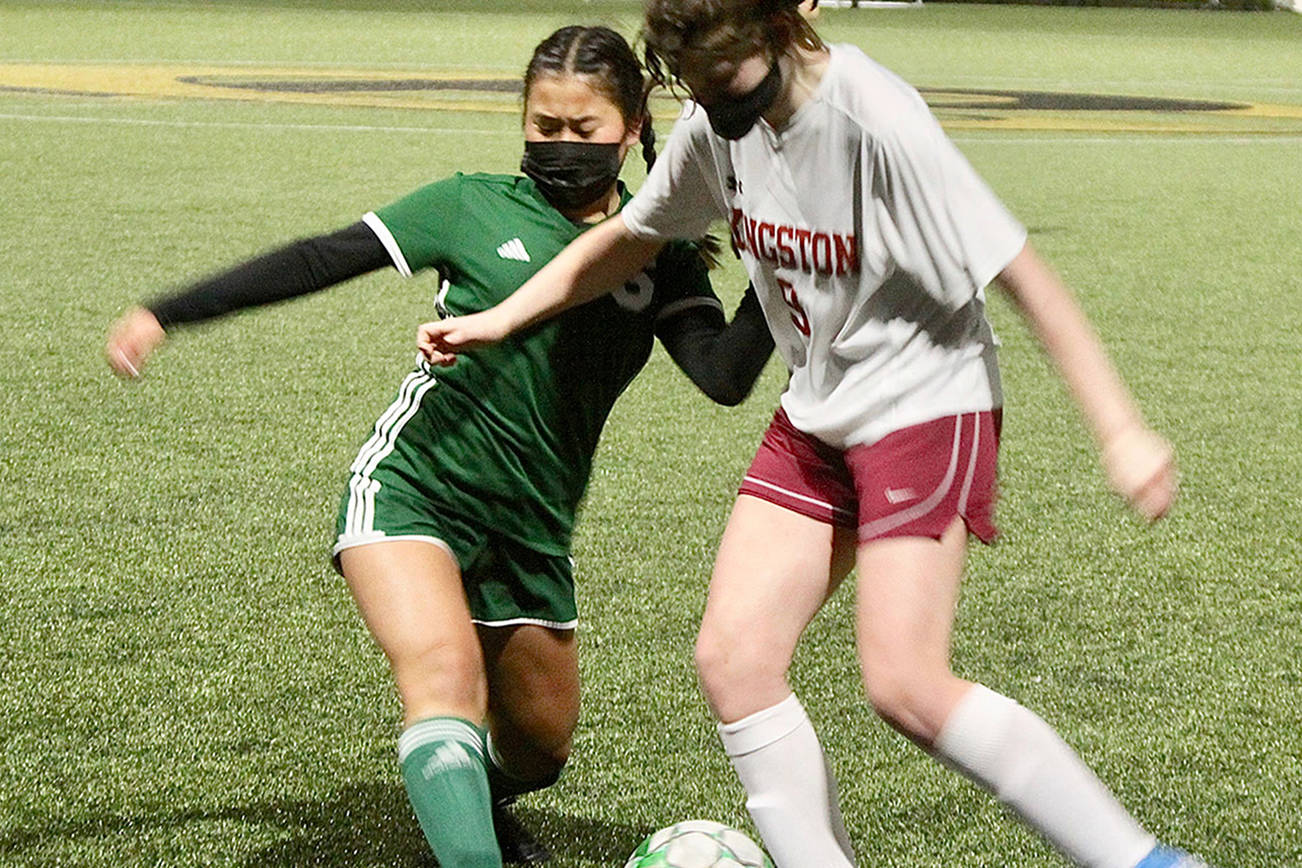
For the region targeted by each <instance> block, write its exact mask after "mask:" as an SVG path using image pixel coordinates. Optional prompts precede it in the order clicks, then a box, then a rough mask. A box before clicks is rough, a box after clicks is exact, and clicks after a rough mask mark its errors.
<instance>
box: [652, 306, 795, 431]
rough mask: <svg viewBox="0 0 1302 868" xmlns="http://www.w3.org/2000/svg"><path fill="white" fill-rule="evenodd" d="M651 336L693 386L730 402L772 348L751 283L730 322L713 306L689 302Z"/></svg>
mask: <svg viewBox="0 0 1302 868" xmlns="http://www.w3.org/2000/svg"><path fill="white" fill-rule="evenodd" d="M656 336H657V337H658V338H660V342H661V343H662V344H664V345H665V349H666V350H668V351H669V356H670V358H672V359H673V360H674V362H675V363H676V364H677V365H678V367H680V368H682V370H683V373H685V374H687V376H688V378H689V379H690V380H691V381H692V382H693V383H695V384H696V387H697V388H698V389H700V390H701V391H702V392H704V393H705V394H706V395H707V396H708V397H709V398H710V400H712V401H715V402H717V403H719V404H724V405H726V406H729V407H732V406H735V405H737V404H740V403H741V402H742V401H743V400H745V398H746V396H747V395H749V394H750V390H751V389H752V388H753V387H754V386H755V380H756V379H758V377H759V375H760V372H761V371H763V370H764V365H765V363H767V362H768V360H769V356H770V355H772V353H773V335H772V333H770V332H769V327H768V323H766V322H765V321H764V311H763V310H762V309H761V308H760V304H759V298H758V297H757V296H756V295H755V287H754V286H748V287H746V294H745V295H743V296H742V299H741V303H740V304H738V305H737V312H736V313H734V314H733V315H732V322H730V323H725V322H724V318H723V311H721V310H718V309H716V308H713V307H706V306H700V307H693V308H688V309H687V310H685V311H683V312H682V313H680V314H678V315H677V316H674V317H670V318H669V319H667V320H666V321H665V322H663V323H661V324H660V325H659V326H658V327H657V328H656Z"/></svg>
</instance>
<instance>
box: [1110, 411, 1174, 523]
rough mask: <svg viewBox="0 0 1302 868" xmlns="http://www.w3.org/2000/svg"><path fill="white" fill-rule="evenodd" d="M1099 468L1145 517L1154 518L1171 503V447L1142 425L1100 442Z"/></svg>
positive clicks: (1154, 519)
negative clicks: (1100, 461) (1101, 459)
mask: <svg viewBox="0 0 1302 868" xmlns="http://www.w3.org/2000/svg"><path fill="white" fill-rule="evenodd" d="M1103 469H1104V470H1105V471H1106V472H1107V475H1108V481H1109V482H1110V483H1111V484H1112V488H1113V489H1114V490H1115V491H1116V492H1117V493H1118V494H1120V495H1121V496H1122V497H1124V498H1125V499H1126V500H1127V501H1128V502H1129V503H1130V505H1131V507H1133V508H1134V510H1135V511H1136V512H1138V513H1139V514H1140V515H1141V516H1143V517H1144V518H1145V519H1146V520H1148V521H1157V520H1158V519H1159V518H1161V517H1162V516H1164V515H1166V513H1167V512H1168V511H1169V510H1170V509H1171V506H1172V505H1173V504H1174V503H1175V497H1176V491H1177V489H1178V488H1179V483H1178V481H1177V476H1176V469H1175V450H1173V449H1172V448H1171V444H1170V443H1168V442H1166V440H1164V439H1163V438H1162V437H1161V436H1159V435H1158V434H1157V433H1155V432H1153V431H1151V430H1149V429H1148V428H1146V427H1144V426H1143V425H1136V426H1134V427H1132V428H1127V429H1126V430H1125V431H1122V432H1121V433H1119V434H1116V435H1114V436H1113V437H1112V438H1111V439H1110V440H1109V441H1108V442H1107V443H1105V444H1104V446H1103Z"/></svg>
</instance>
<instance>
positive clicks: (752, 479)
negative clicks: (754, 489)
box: [742, 475, 855, 516]
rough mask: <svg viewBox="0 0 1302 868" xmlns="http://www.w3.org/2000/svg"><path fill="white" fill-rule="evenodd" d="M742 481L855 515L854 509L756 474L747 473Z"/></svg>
mask: <svg viewBox="0 0 1302 868" xmlns="http://www.w3.org/2000/svg"><path fill="white" fill-rule="evenodd" d="M742 482H749V483H751V484H753V485H758V486H760V487H762V488H768V489H770V490H772V491H776V492H777V493H779V494H782V495H785V496H786V497H790V498H794V499H795V500H803V501H805V502H806V503H812V504H813V505H814V506H821V507H823V508H824V509H827V510H830V511H831V512H833V513H840V514H842V515H848V516H853V515H854V514H855V512H854V510H852V509H843V508H842V507H839V506H833V505H832V504H830V503H828V502H827V501H825V500H818V499H817V498H814V497H810V496H809V495H807V494H801V493H800V492H798V491H792V490H791V489H789V488H783V487H782V486H780V485H774V484H773V483H772V482H765V481H764V480H763V479H757V478H755V477H754V476H749V475H747V476H745V477H743V478H742Z"/></svg>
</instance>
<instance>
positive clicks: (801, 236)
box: [796, 229, 812, 271]
mask: <svg viewBox="0 0 1302 868" xmlns="http://www.w3.org/2000/svg"><path fill="white" fill-rule="evenodd" d="M809 235H810V232H809V230H808V229H797V230H796V244H797V245H799V249H800V270H801V271H810V270H812V269H810V267H809Z"/></svg>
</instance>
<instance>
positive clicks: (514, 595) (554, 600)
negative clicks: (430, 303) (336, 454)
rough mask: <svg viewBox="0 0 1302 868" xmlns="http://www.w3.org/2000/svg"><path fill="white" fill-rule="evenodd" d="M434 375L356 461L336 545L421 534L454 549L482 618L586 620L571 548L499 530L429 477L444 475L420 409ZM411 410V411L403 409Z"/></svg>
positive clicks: (383, 421) (401, 403)
mask: <svg viewBox="0 0 1302 868" xmlns="http://www.w3.org/2000/svg"><path fill="white" fill-rule="evenodd" d="M434 384H435V383H434V379H433V377H432V376H430V377H426V378H425V379H421V377H420V375H419V373H418V374H413V375H412V377H409V378H408V381H407V382H405V383H404V386H403V389H402V390H401V391H400V395H399V400H398V401H397V402H395V404H394V406H392V407H390V408H389V410H388V411H386V412H385V413H384V415H382V416H381V417H380V420H379V421H377V422H376V426H375V433H374V434H373V435H372V437H371V438H370V439H369V440H368V441H367V442H366V443H365V444H364V445H363V446H362V448H361V450H360V451H359V453H358V457H357V460H356V461H355V462H354V463H353V466H352V473H351V476H350V477H349V481H348V489H347V491H345V492H344V496H343V500H342V502H341V503H340V507H339V518H338V521H337V523H336V533H337V540H336V542H335V546H334V552H333V554H334V563H335V568H336V569H339V553H340V552H341V551H343V550H344V549H347V548H353V547H354V546H362V545H370V544H373V543H379V542H385V541H389V540H420V541H424V542H428V543H431V544H433V545H436V546H439V547H440V548H442V549H443V550H444V551H446V552H448V554H450V555H451V556H452V558H453V560H455V561H456V563H457V565H458V566H459V567H460V569H461V582H462V585H463V587H464V588H465V592H466V599H467V601H468V602H469V604H470V614H471V618H472V619H473V620H474V621H475V623H477V624H483V625H485V626H490V627H506V626H511V625H515V624H537V625H540V626H543V627H550V628H552V629H557V630H572V629H574V628H575V626H576V625H577V624H578V607H577V605H576V603H575V600H574V564H573V561H572V560H571V559H570V556H569V555H568V554H556V553H548V552H545V551H539V550H538V548H535V547H531V546H528V545H525V544H523V543H522V542H520V541H519V540H518V539H515V538H514V537H509V536H506V535H504V534H502V533H500V532H497V531H495V530H493V529H491V528H490V527H489V526H488V522H485V521H481V520H475V519H472V518H470V517H468V516H466V515H464V514H462V513H461V512H459V511H457V510H455V509H449V508H448V504H446V503H442V502H436V501H435V499H434V498H432V497H431V496H430V495H429V493H428V492H427V491H425V490H422V489H423V488H426V487H427V486H423V485H422V481H423V480H432V479H435V478H436V474H438V473H439V466H438V462H437V459H436V458H435V457H432V456H436V455H437V450H431V448H430V444H431V442H433V441H434V440H435V439H436V435H434V434H432V433H431V431H430V430H427V429H428V428H430V426H429V425H428V424H426V422H425V416H423V415H421V414H420V413H419V412H418V410H419V408H420V404H421V400H422V399H423V398H424V396H425V394H426V393H427V392H429V391H430V390H431V389H433V388H434ZM403 408H406V409H403Z"/></svg>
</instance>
